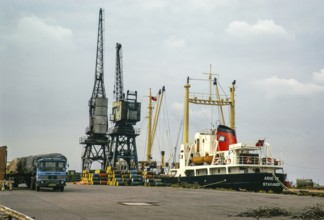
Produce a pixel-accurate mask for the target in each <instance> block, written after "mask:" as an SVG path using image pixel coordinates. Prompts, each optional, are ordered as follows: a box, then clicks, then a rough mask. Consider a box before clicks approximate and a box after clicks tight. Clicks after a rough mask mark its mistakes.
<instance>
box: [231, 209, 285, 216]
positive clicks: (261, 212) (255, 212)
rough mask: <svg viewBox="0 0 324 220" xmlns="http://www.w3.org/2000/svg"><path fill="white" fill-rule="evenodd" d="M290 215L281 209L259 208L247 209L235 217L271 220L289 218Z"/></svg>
mask: <svg viewBox="0 0 324 220" xmlns="http://www.w3.org/2000/svg"><path fill="white" fill-rule="evenodd" d="M289 215H290V213H289V212H288V211H287V210H285V209H282V208H270V207H260V208H258V209H249V210H248V211H246V212H242V213H240V214H238V215H237V217H254V218H271V217H278V216H289Z"/></svg>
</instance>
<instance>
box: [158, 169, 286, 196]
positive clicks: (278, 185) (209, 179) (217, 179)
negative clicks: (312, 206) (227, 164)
mask: <svg viewBox="0 0 324 220" xmlns="http://www.w3.org/2000/svg"><path fill="white" fill-rule="evenodd" d="M286 176H287V174H282V173H277V174H276V176H273V175H272V174H271V173H239V174H220V175H202V176H188V177H166V176H165V177H162V182H163V183H164V184H167V185H171V184H181V183H188V184H198V185H199V186H200V187H202V188H224V189H233V190H247V191H272V192H276V193H281V192H282V191H283V184H284V183H285V181H286ZM279 181H280V182H279Z"/></svg>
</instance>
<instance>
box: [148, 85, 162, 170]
mask: <svg viewBox="0 0 324 220" xmlns="http://www.w3.org/2000/svg"><path fill="white" fill-rule="evenodd" d="M164 92H165V87H164V86H163V87H162V89H160V90H159V93H158V95H157V96H152V92H151V89H150V91H149V97H148V98H149V104H148V116H147V152H146V162H148V163H150V162H151V159H152V145H153V143H154V138H155V133H156V128H157V125H158V121H159V116H160V111H161V106H162V101H163V95H164ZM152 100H153V101H156V104H155V112H154V120H153V124H152V112H153V111H152V110H153V105H152ZM161 154H162V166H163V162H164V152H161Z"/></svg>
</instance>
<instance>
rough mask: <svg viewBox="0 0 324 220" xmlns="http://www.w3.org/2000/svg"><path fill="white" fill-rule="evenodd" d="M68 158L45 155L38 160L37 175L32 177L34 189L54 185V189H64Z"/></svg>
mask: <svg viewBox="0 0 324 220" xmlns="http://www.w3.org/2000/svg"><path fill="white" fill-rule="evenodd" d="M66 163H67V160H66V158H63V157H43V158H40V159H38V160H37V161H36V175H35V177H34V178H32V180H31V181H32V183H31V186H32V189H36V190H37V191H39V190H40V187H52V188H53V190H60V191H62V192H63V191H64V186H65V185H66Z"/></svg>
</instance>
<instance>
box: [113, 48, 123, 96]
mask: <svg viewBox="0 0 324 220" xmlns="http://www.w3.org/2000/svg"><path fill="white" fill-rule="evenodd" d="M122 58H123V54H122V45H121V44H119V43H116V75H115V85H114V98H115V101H119V100H122V99H124V86H123V84H124V83H123V63H122V61H123V59H122Z"/></svg>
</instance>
